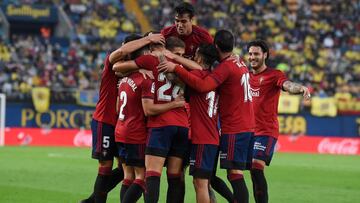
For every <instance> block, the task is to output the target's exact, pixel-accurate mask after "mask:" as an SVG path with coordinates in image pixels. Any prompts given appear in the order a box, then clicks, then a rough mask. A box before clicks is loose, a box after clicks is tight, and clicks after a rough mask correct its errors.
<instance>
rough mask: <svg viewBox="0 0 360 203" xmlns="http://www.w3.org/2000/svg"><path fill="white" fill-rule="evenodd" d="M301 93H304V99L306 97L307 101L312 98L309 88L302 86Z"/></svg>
mask: <svg viewBox="0 0 360 203" xmlns="http://www.w3.org/2000/svg"><path fill="white" fill-rule="evenodd" d="M300 92H302V94H303V97H304V99H305V100H309V99H310V98H311V94H310V91H309V89H308V88H307V87H305V86H301V90H300Z"/></svg>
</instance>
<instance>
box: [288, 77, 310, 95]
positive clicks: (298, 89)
mask: <svg viewBox="0 0 360 203" xmlns="http://www.w3.org/2000/svg"><path fill="white" fill-rule="evenodd" d="M282 88H283V90H285V91H287V92H289V93H290V94H302V95H303V97H304V98H305V99H310V97H311V94H310V91H309V89H308V88H307V87H305V86H303V85H300V84H298V83H295V82H291V81H289V80H288V81H285V82H284V83H283V85H282Z"/></svg>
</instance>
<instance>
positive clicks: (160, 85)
mask: <svg viewBox="0 0 360 203" xmlns="http://www.w3.org/2000/svg"><path fill="white" fill-rule="evenodd" d="M178 40H180V39H178ZM166 44H167V46H169V43H168V40H167V42H166ZM150 47H151V51H152V54H153V55H143V56H141V57H139V58H137V59H136V60H135V61H128V62H125V63H119V64H116V65H115V66H114V70H116V71H121V72H127V71H130V70H136V69H139V68H143V69H148V70H152V71H153V73H154V78H155V98H154V103H155V104H165V103H169V102H171V101H173V100H174V99H175V98H176V97H177V96H178V93H179V91H180V87H179V86H177V85H174V84H173V83H171V82H170V81H169V80H168V79H167V78H166V76H165V74H164V73H159V72H158V71H157V68H156V67H157V65H158V64H159V58H158V57H156V56H154V55H162V52H163V51H164V50H165V47H164V46H163V45H161V44H152V45H151V46H150ZM188 61H189V63H194V64H196V63H195V62H193V61H190V60H188ZM196 67H197V68H201V67H200V66H199V65H198V64H196ZM147 126H148V127H149V128H150V129H149V135H148V141H147V146H146V150H145V153H146V155H145V165H146V194H145V201H146V202H157V201H158V198H159V187H160V176H161V172H162V168H163V165H164V162H165V159H166V158H167V161H168V164H167V175H168V181H170V182H171V183H169V189H168V190H170V191H171V192H170V193H169V194H171V197H169V196H168V201H176V202H177V201H179V200H181V199H183V197H182V196H183V193H182V190H181V188H180V187H181V172H182V164H183V159H184V156H185V155H186V154H187V150H188V118H187V114H186V111H185V109H184V108H176V109H172V110H170V111H167V112H165V113H162V114H159V115H157V116H150V117H149V119H148V125H147ZM179 188H180V189H179Z"/></svg>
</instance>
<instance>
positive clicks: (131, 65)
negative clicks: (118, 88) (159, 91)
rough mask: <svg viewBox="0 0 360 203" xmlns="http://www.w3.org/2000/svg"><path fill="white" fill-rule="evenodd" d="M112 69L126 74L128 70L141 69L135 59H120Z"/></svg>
mask: <svg viewBox="0 0 360 203" xmlns="http://www.w3.org/2000/svg"><path fill="white" fill-rule="evenodd" d="M112 70H113V71H115V72H120V73H123V74H125V73H127V72H131V71H137V70H139V67H138V66H137V65H136V63H135V61H119V62H116V63H115V64H114V65H113V67H112Z"/></svg>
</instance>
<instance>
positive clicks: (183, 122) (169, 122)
mask: <svg viewBox="0 0 360 203" xmlns="http://www.w3.org/2000/svg"><path fill="white" fill-rule="evenodd" d="M135 63H136V65H137V66H138V67H139V68H141V69H146V70H151V71H152V72H153V74H154V78H155V79H154V82H155V94H154V103H155V104H163V103H168V102H171V101H173V100H174V98H176V97H177V95H178V94H179V91H180V87H179V86H177V85H175V84H173V83H171V82H170V81H168V80H167V79H166V77H165V74H164V73H159V72H158V70H157V66H158V65H159V59H158V58H157V57H155V56H153V55H143V56H140V57H138V58H136V59H135ZM188 123H189V122H188V117H187V113H186V110H185V108H184V107H182V108H175V109H172V110H170V111H167V112H165V113H162V114H159V115H156V116H149V118H148V124H147V127H150V128H158V127H164V126H180V127H186V128H187V127H189V124H188Z"/></svg>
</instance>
